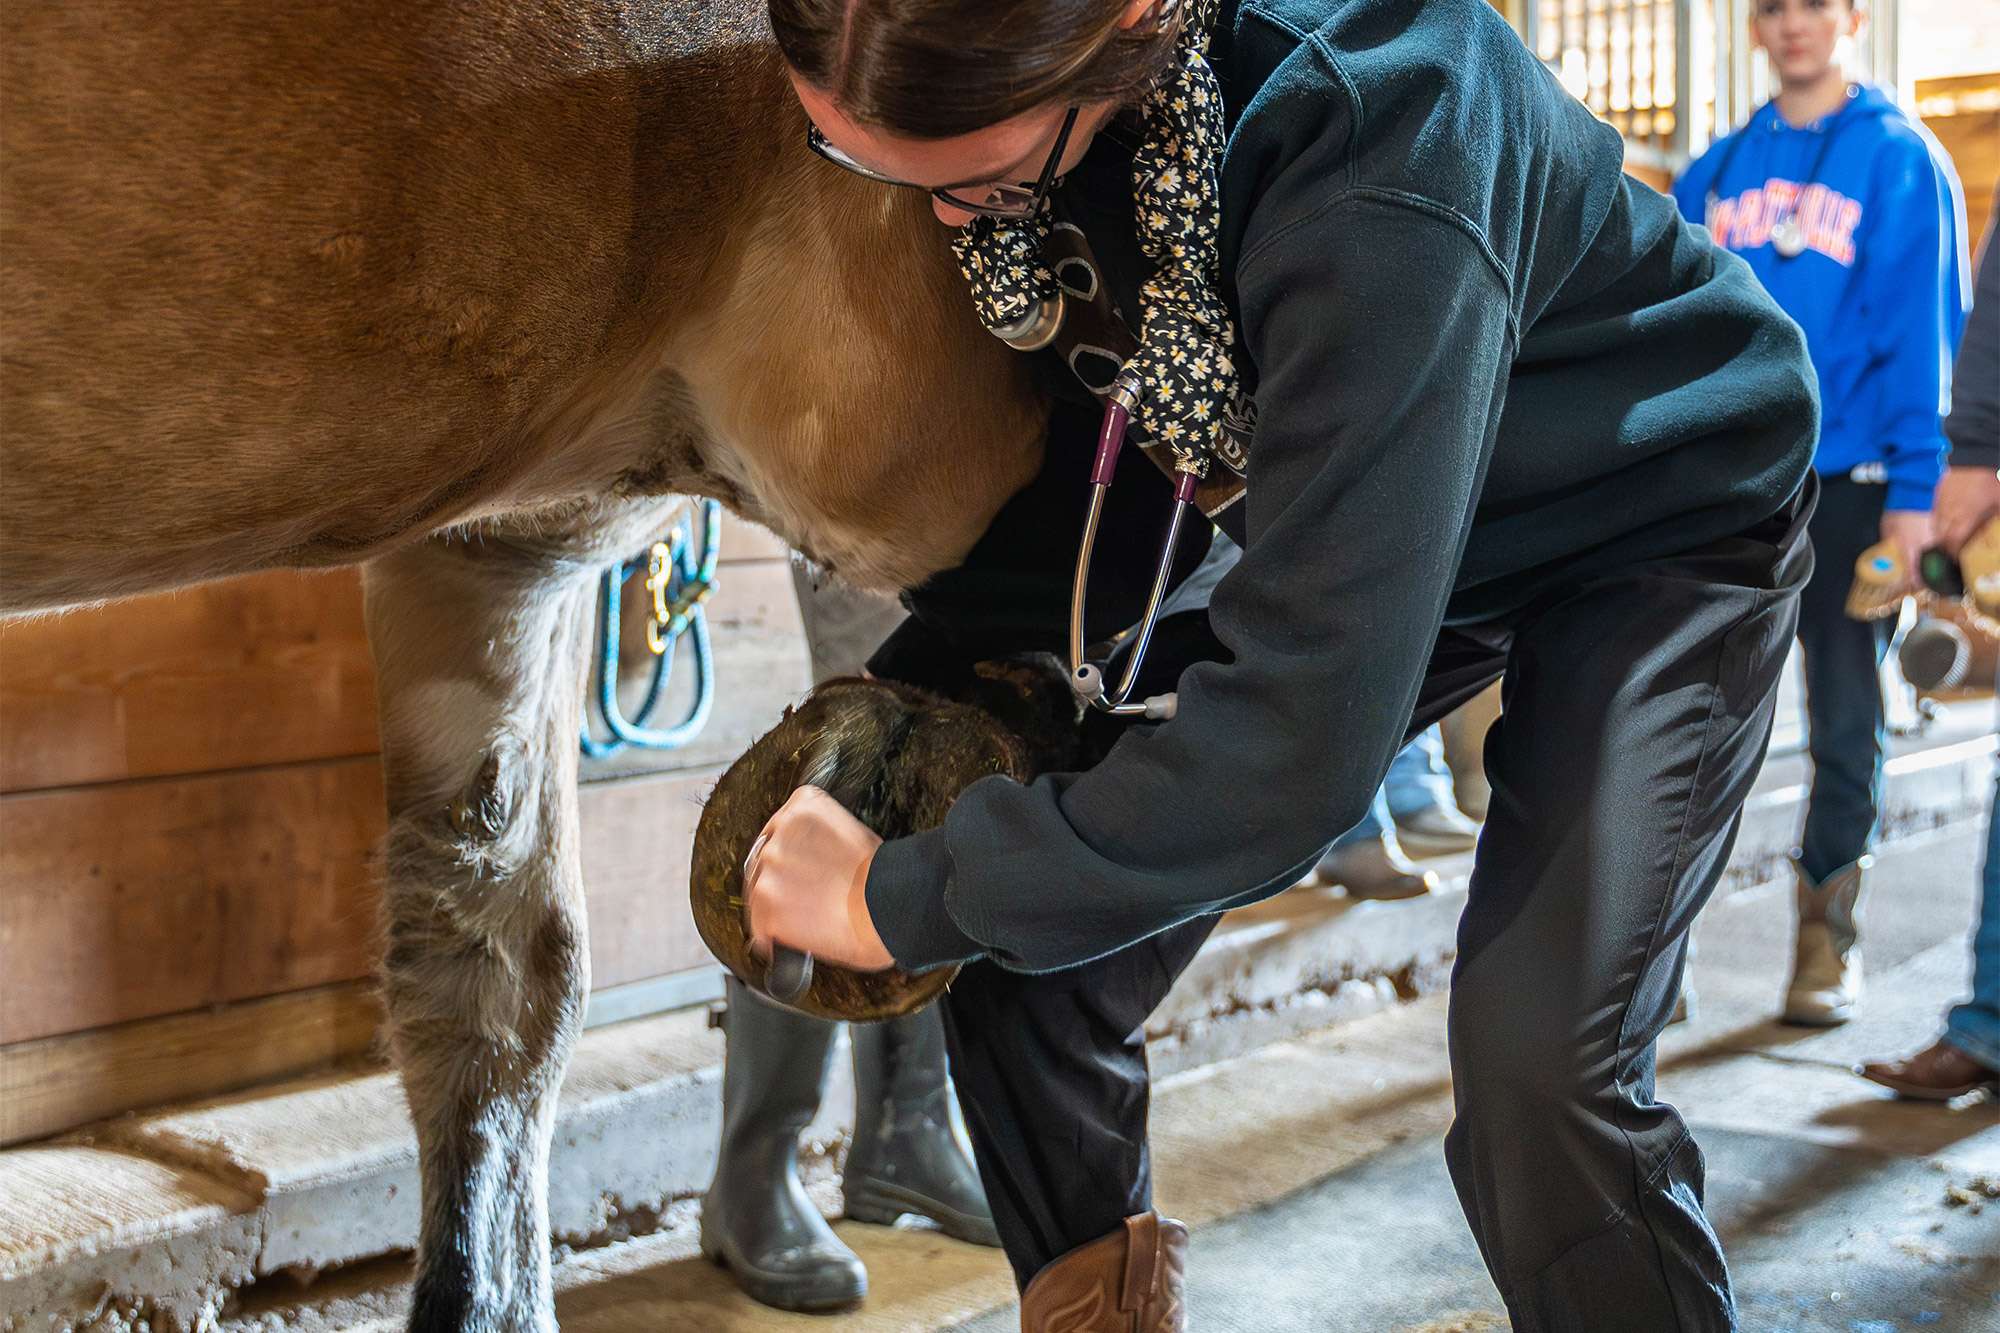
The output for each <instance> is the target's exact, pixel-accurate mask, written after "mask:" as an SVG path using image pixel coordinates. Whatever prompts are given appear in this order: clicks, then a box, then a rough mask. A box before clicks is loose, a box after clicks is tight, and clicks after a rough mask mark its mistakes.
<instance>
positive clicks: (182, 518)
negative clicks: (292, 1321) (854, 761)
mask: <svg viewBox="0 0 2000 1333" xmlns="http://www.w3.org/2000/svg"><path fill="white" fill-rule="evenodd" d="M761 10H762V4H761V0H715V2H712V3H704V2H703V0H669V3H667V4H665V5H643V4H636V3H612V2H610V0H605V2H603V3H585V0H550V2H549V3H545V4H524V3H518V2H514V3H503V4H494V5H442V6H440V5H410V4H403V3H396V2H395V0H329V3H326V4H321V5H313V6H283V5H277V6H274V5H270V4H265V3H259V4H250V3H244V2H243V0H218V2H217V3H210V4H201V5H166V6H158V5H156V6H140V7H133V6H120V5H111V4H105V3H77V2H76V0H63V2H58V0H21V3H16V4H11V5H8V6H6V7H5V8H4V9H0V125H4V135H5V139H4V156H0V609H5V610H7V611H11V612H21V611H34V610H46V609H55V608H60V607H63V606H68V605H74V604H78V603H81V602H87V601H95V600H101V599H104V598H109V597H116V596H120V595H125V594H130V593H137V592H143V591H147V590H151V589H157V588H165V587H170V586H173V585H176V584H181V583H187V582H190V581H194V580H198V579H205V578H212V577H217V576H221V575H226V574H232V573H239V572H244V571H249V570H255V569H261V568H268V567H272V566H279V565H304V566H312V565H329V564H339V563H351V562H361V561H366V562H368V563H367V568H366V575H365V579H366V588H367V600H368V622H369V633H370V636H371V641H372V644H373V647H374V651H375V655H376V659H377V666H378V674H379V678H380V689H381V701H380V702H381V720H382V745H383V760H384V771H385V774H386V776H387V783H388V792H389V805H390V834H389V856H388V867H389V871H388V874H389V882H388V886H387V894H386V901H387V904H388V906H387V913H388V918H389V940H390V946H389V954H388V959H387V964H386V967H385V979H386V991H387V996H388V1003H389V1011H390V1018H391V1022H392V1028H393V1032H394V1035H395V1049H396V1054H397V1058H398V1061H399V1064H400V1065H401V1068H402V1071H403V1075H404V1081H405V1086H406V1088H407V1091H408V1095H409V1100H410V1105H411V1109H412V1112H413V1114H414V1116H415V1118H416V1122H417V1127H418V1136H419V1139H420V1141H421V1144H422V1148H423V1182H424V1190H425V1206H424V1219H423V1238H422V1246H421V1255H420V1271H419V1277H418V1282H417V1297H416V1307H415V1310H414V1313H413V1323H414V1324H415V1325H416V1326H418V1327H421V1328H427V1329H428V1328H452V1329H479V1330H488V1329H549V1328H551V1327H553V1323H554V1318H553V1313H552V1305H551V1302H550V1287H549V1277H548V1249H547V1241H548V1237H547V1223H546V1213H545V1209H544V1207H543V1204H542V1188H543V1175H544V1168H545V1162H546V1150H547V1142H548V1136H549V1130H550V1116H551V1114H552V1111H553V1107H554V1090H555V1087H556V1085H557V1084H558V1082H559V1081H560V1078H561V1073H562V1068H563V1064H564V1061H565V1059H566V1056H567V1052H568V1050H569V1047H570V1045H571V1043H572V1041H573V1039H574V1035H575V1031H576V1027H577V1021H578V1018H579V1015H580V1013H581V1002H582V997H583V995H584V993H585V991H586V989H587V984H588V977H587V970H586V964H585V951H584V921H583V909H582V895H581V892H580V884H579V876H578V868H577V857H576V846H575V842H576V839H575V828H576V814H575V810H576V803H575V749H576V742H575V737H576V734H577V705H578V690H579V687H580V681H581V665H580V646H581V635H582V630H583V626H584V622H585V613H586V609H587V602H588V597H587V594H588V590H589V587H590V580H591V573H592V569H593V567H594V565H595V564H596V563H598V562H600V561H602V560H605V559H608V558H610V557H612V556H614V555H624V554H628V553H629V552H630V551H631V550H632V549H634V548H636V547H637V546H639V545H640V544H642V542H643V540H644V539H646V538H647V537H650V536H651V535H652V533H653V532H654V531H655V530H656V529H657V528H658V527H659V526H660V521H661V517H662V510H663V509H664V508H665V507H667V506H669V505H671V504H673V503H675V500H674V497H676V496H680V495H688V494H700V495H710V496H715V497H717V498H719V499H722V500H723V501H725V502H726V503H728V504H729V505H730V506H731V507H732V508H734V509H735V510H736V511H737V512H738V513H740V514H742V515H744V516H746V517H748V518H751V519H754V520H756V521H758V522H761V523H764V524H766V525H768V526H770V527H772V528H773V529H775V530H776V531H778V532H779V533H780V534H781V535H783V536H784V537H786V538H787V539H788V540H790V541H791V542H792V543H793V544H795V545H797V546H798V547H800V548H801V549H803V550H805V551H807V552H808V553H809V554H811V555H812V556H814V557H815V558H816V559H818V560H820V561H821V562H822V563H824V564H826V565H828V566H829V567H831V568H832V569H833V570H834V571H835V572H837V573H839V574H841V575H843V576H845V577H846V578H848V579H850V580H853V581H855V582H857V583H861V584H864V585H869V586H877V587H901V586H909V585H911V584H914V583H916V582H918V581H920V580H921V579H923V578H924V577H926V576H927V575H929V574H930V573H932V572H934V571H936V570H938V569H941V568H944V567H947V566H949V565H951V564H954V563H956V562H957V561H958V559H959V558H960V557H961V556H962V555H963V554H964V552H965V551H966V550H967V549H968V548H969V547H970V545H971V543H972V542H973V541H974V540H975V539H976V537H977V536H978V534H979V533H980V532H981V531H982V530H983V529H984V527H985V525H986V523H987V521H988V520H989V519H990V518H991V516H992V514H993V513H994V511H995V510H996V509H997V508H998V507H999V505H1000V504H1001V503H1002V502H1003V501H1004V500H1005V499H1006V498H1007V497H1008V496H1009V495H1011V494H1012V493H1013V492H1014V491H1015V490H1016V489H1018V487H1019V486H1020V485H1021V484H1022V483H1023V482H1024V481H1025V480H1026V479H1027V477H1028V476H1029V475H1030V474H1031V473H1032V471H1033V469H1034V467H1035V465H1036V461H1037V458H1038V454H1039V448H1040V434H1041V415H1040V409H1039V407H1038V405H1037V403H1036V402H1035V400H1034V399H1033V397H1032V395H1031V394H1030V393H1029V392H1028V391H1027V389H1026V386H1025V383H1024V381H1023V380H1022V378H1021V372H1020V370H1019V369H1018V368H1017V366H1016V365H1015V364H1014V363H1013V362H1012V361H1011V360H1010V359H1009V354H1008V353H1007V352H1006V351H1005V349H1003V348H1001V347H1000V346H999V344H997V343H996V342H994V341H993V340H992V339H990V338H988V337H987V336H986V335H985V334H984V333H983V332H982V331H981V330H979V328H978V327H977V325H976V323H975V321H974V320H973V318H972V316H971V314H970V311H969V305H968V302H967V300H966V298H965V295H964V293H963V291H962V289H961V286H960V283H959V280H958V277H957V274H956V273H955V272H953V270H952V267H951V262H950V258H949V255H948V253H947V252H946V248H945V246H944V244H943V238H942V236H940V235H939V233H938V231H937V226H936V223H935V222H934V221H933V220H932V219H931V218H930V216H929V214H928V210H927V208H926V207H925V205H924V202H923V201H922V199H921V198H920V197H917V196H915V195H914V193H913V192H897V191H891V190H885V189H883V188H881V187H879V186H874V185H871V184H869V183H867V182H864V181H861V180H858V179H855V178H850V177H848V176H846V175H845V174H843V173H841V172H838V171H836V170H834V169H832V168H829V167H827V166H825V165H824V164H822V163H820V162H818V161H817V160H816V159H814V158H813V157H811V155H810V154H809V153H807V152H806V151H805V148H804V142H803V140H804V128H805V126H804V121H803V118H802V116H801V114H800V112H799V111H798V109H797V107H796V105H795V103H794V101H793V99H792V97H791V94H790V91H789V89H788V87H787V86H786V83H785V80H784V77H783V72H782V69H781V67H780V65H779V63H778V61H777V58H776V56H775V53H774V52H773V51H772V49H771V48H770V45H769V42H768V39H767V37H766V36H765V33H764V29H763V26H762V18H761ZM474 537H476V539H470V538H474Z"/></svg>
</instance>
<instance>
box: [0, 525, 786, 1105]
mask: <svg viewBox="0 0 2000 1333" xmlns="http://www.w3.org/2000/svg"><path fill="white" fill-rule="evenodd" d="M710 623H711V626H712V627H713V629H714V642H715V651H716V665H717V674H718V678H719V684H718V694H717V700H716V707H715V712H714V715H713V716H712V718H711V720H710V722H709V725H708V726H707V728H706V729H705V730H704V732H703V733H702V735H701V736H700V737H699V739H698V740H697V741H696V742H695V743H694V744H693V745H691V746H690V747H688V748H687V749H685V750H681V751H676V752H673V753H671V754H665V755H661V754H649V755H646V756H643V757H642V758H639V759H635V760H626V761H624V762H622V763H618V764H601V765H591V764H587V765H586V777H587V778H588V777H590V776H592V775H593V774H595V775H597V776H598V777H599V778H600V780H597V781H587V782H586V785H585V787H584V791H583V796H582V801H581V821H582V828H583V844H584V845H583V860H584V878H585V890H586V895H587V898H588V902H589V910H590V923H591V965H592V977H593V984H594V985H595V986H596V987H597V988H598V995H599V996H601V995H603V994H605V993H607V992H612V991H615V990H616V989H617V988H630V987H632V985H633V984H634V983H642V982H645V981H647V980H648V979H654V978H660V977H663V976H670V975H673V974H678V973H683V972H686V971H687V970H689V969H697V968H704V967H707V966H708V965H709V964H708V958H707V954H706V952H705V951H704V950H703V948H702V946H701V943H700V941H699V939H698V938H697V937H696V936H695V933H694V929H693V923H692V921H691V920H690V918H689V916H688V910H687V859H688V847H689V843H690V841H691V837H692V834H693V830H694V823H695V820H696V818H697V817H698V815H699V813H700V800H701V797H702V795H703V794H704V792H705V791H706V789H707V787H708V786H709V784H710V783H712V782H713V780H714V778H715V775H716V774H717V773H718V772H719V771H720V767H721V765H723V764H724V763H726V762H727V761H728V760H729V759H730V758H733V757H734V756H735V755H736V754H737V753H738V752H740V751H741V750H742V749H743V747H744V746H745V745H747V744H748V743H749V741H750V740H752V739H754V737H755V736H757V735H758V734H760V733H761V732H762V731H763V730H764V729H765V728H766V727H768V726H770V725H771V724H772V723H773V722H775V721H776V720H777V717H778V715H779V713H780V712H781V711H782V709H783V708H784V706H785V704H787V703H788V702H791V701H792V700H793V699H794V698H796V697H797V695H798V694H799V693H800V692H801V691H802V690H803V689H804V688H805V686H806V684H807V668H806V661H805V652H804V645H803V641H802V639H801V637H800V633H799V623H798V613H797V608H796V605H795V603H794V600H793V594H792V588H791V580H790V571H789V567H788V563H787V558H786V556H785V553H784V551H783V549H782V548H781V547H780V546H779V545H778V544H777V543H776V542H775V540H773V539H771V538H770V537H768V536H767V535H765V534H762V533H760V532H758V531H756V530H754V529H751V528H749V527H748V526H746V525H743V524H738V523H730V522H725V525H724V534H723V564H722V567H721V571H720V579H719V588H718V591H717V593H716V594H715V598H714V600H713V601H712V602H711V603H710ZM376 748H377V746H376V734H375V698H374V681H373V673H372V670H371V668H370V664H369V657H368V646H367V641H366V636H365V634H364V631H363V628H362V619H361V596H360V587H359V579H358V576H357V575H356V574H355V573H354V572H353V571H351V570H350V571H341V572H336V573H331V574H298V573H274V574H265V575H259V576H255V577H251V578H245V579H237V580H231V581H227V582H222V583H216V584H210V585H206V586H202V587H197V588H192V589H187V590H185V591H182V592H178V593H172V594H167V595H163V596H158V597H149V598H142V599H137V600H134V601H130V602H123V603H118V604H114V605H110V606H105V607H99V608H93V609H89V610H85V611H78V612H74V613H70V614H67V615H61V616H54V617H46V618H41V619H35V620H28V621H21V622H14V623H8V624H5V625H0V1143H6V1142H15V1141H19V1140H21V1139H24V1138H32V1137H37V1136H39V1135H43V1134H47V1133H51V1132H54V1131H57V1130H60V1129H64V1128H67V1127H70V1126H73V1125H75V1124H78V1123H82V1122H84V1121H87V1120H90V1119H94V1118H98V1117H100V1116H103V1115H107V1114H111V1113H114V1112H118V1111H122V1110H128V1109H132V1108H135V1107H139V1106H145V1105H151V1104H156V1103H158V1102H161V1101H165V1100H170V1099H174V1098H179V1097H185V1096H193V1095H200V1094H204V1093H209V1092H216V1091H221V1090H224V1089H227V1088H230V1087H238V1086H244V1085H247V1084H250V1083H253V1082H256V1081H259V1080H261V1079H267V1078H272V1077H277V1076H280V1075H284V1074H288V1073H293V1072H298V1071H300V1070H304V1069H309V1068H313V1067H317V1066H320V1065H324V1064H326V1063H328V1062H329V1061H333V1060H337V1059H342V1058H346V1057H350V1056H355V1055H358V1054H362V1053H365V1052H367V1051H368V1050H369V1048H370V1045H371V1043H372V1041H373V1038H374V1034H375V1031H376V1027H377V1022H378V1017H379V1015H378V1013H377V1011H376V1008H375V1002H374V998H373V989H372V985H371V984H370V980H369V979H370V977H371V976H372V972H373V968H374V965H375V955H376V945H375V931H376V907H377V901H378V892H379V891H378V881H377V878H376V870H375V865H374V857H375V852H376V846H377V843H378V842H379V840H380V838H381V835H382V825H383V807H382V789H381V775H380V770H379V766H378V763H377V760H376Z"/></svg>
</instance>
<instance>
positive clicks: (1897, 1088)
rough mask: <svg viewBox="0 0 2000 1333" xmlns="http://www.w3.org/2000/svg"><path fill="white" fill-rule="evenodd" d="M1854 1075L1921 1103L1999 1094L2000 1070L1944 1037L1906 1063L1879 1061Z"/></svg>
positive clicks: (1861, 1067) (1857, 1069)
mask: <svg viewBox="0 0 2000 1333" xmlns="http://www.w3.org/2000/svg"><path fill="white" fill-rule="evenodd" d="M1854 1072H1855V1073H1857V1074H1859V1075H1861V1077H1863V1078H1865V1079H1867V1080H1868V1081H1869V1082H1871V1083H1880V1084H1881V1085H1882V1086H1883V1087H1885V1088H1888V1089H1890V1090H1891V1091H1892V1092H1894V1093H1895V1094H1896V1095H1897V1096H1898V1097H1912V1098H1915V1099H1917V1100H1918V1101H1926V1102H1948V1101H1950V1100H1951V1099H1952V1098H1954V1097H1963V1096H1964V1095H1965V1094H1966V1093H1968V1092H1972V1091H1974V1090H1976V1089H1978V1088H1991V1089H1993V1090H1994V1091H1996V1092H2000V1070H1994V1069H1988V1068H1987V1067H1986V1066H1985V1065H1983V1064H1980V1063H1979V1061H1977V1060H1975V1059H1973V1058H1972V1057H1971V1056H1969V1055H1967V1054H1966V1053H1965V1052H1964V1051H1961V1050H1960V1049H1958V1047H1956V1046H1954V1045H1952V1044H1951V1043H1950V1042H1948V1041H1945V1040H1943V1039H1942V1038H1940V1039H1939V1040H1938V1041H1937V1043H1936V1044H1935V1045H1932V1046H1931V1047H1929V1048H1928V1049H1925V1050H1921V1051H1918V1052H1917V1053H1916V1054H1915V1055H1913V1056H1911V1057H1910V1058H1909V1059H1907V1060H1876V1061H1873V1062H1871V1063H1869V1064H1865V1065H1861V1066H1859V1067H1858V1068H1856V1069H1855V1071H1854Z"/></svg>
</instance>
